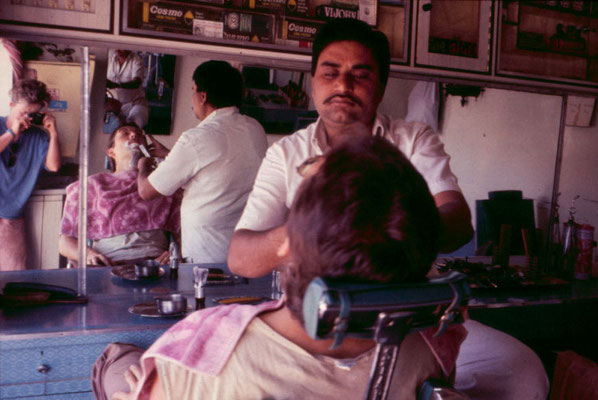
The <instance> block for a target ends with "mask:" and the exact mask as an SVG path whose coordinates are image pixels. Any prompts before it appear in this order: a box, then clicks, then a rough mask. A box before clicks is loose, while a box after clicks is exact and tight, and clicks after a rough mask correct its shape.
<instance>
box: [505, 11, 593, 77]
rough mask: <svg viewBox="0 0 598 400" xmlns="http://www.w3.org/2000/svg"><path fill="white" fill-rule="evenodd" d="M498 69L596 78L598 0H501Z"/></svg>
mask: <svg viewBox="0 0 598 400" xmlns="http://www.w3.org/2000/svg"><path fill="white" fill-rule="evenodd" d="M500 7H501V9H500V12H501V18H500V43H499V52H498V63H497V65H498V67H497V70H498V73H500V74H504V75H520V76H521V75H528V76H535V77H542V78H544V79H550V80H562V81H569V82H577V83H583V82H584V81H585V82H588V81H589V82H594V83H593V84H595V83H598V33H596V30H597V28H598V4H596V3H594V2H587V1H566V2H565V1H533V2H532V1H503V2H502V3H501V4H500Z"/></svg>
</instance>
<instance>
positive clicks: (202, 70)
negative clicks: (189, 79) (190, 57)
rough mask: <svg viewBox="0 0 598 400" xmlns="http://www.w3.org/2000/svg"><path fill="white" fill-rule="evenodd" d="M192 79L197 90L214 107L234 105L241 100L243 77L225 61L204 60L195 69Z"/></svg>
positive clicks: (237, 104)
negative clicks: (204, 94) (202, 93)
mask: <svg viewBox="0 0 598 400" xmlns="http://www.w3.org/2000/svg"><path fill="white" fill-rule="evenodd" d="M193 81H195V85H196V86H197V91H198V92H205V93H206V100H207V102H208V103H210V104H211V105H212V106H214V107H216V108H223V107H230V106H236V107H240V106H241V102H242V101H243V92H244V88H243V77H242V76H241V73H240V72H239V70H238V69H236V68H234V67H232V66H231V65H230V64H229V63H227V62H226V61H215V60H212V61H206V62H204V63H203V64H201V65H200V66H199V67H197V68H196V69H195V72H194V73H193Z"/></svg>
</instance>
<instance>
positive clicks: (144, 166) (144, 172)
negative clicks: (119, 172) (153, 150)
mask: <svg viewBox="0 0 598 400" xmlns="http://www.w3.org/2000/svg"><path fill="white" fill-rule="evenodd" d="M154 168H156V161H155V160H154V159H153V158H152V157H141V158H140V159H139V161H137V169H138V170H139V174H140V175H141V176H148V175H149V174H150V173H151V172H152V171H153V170H154Z"/></svg>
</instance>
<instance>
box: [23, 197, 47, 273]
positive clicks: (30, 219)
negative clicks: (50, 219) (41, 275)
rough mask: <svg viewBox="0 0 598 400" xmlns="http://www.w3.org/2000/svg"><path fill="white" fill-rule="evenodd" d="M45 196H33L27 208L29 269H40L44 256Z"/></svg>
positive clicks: (26, 226) (26, 227) (26, 224)
mask: <svg viewBox="0 0 598 400" xmlns="http://www.w3.org/2000/svg"><path fill="white" fill-rule="evenodd" d="M43 219H44V196H35V195H34V196H31V197H30V198H29V201H28V202H27V205H26V206H25V230H26V238H27V267H28V268H34V269H39V268H40V266H41V255H42V227H43Z"/></svg>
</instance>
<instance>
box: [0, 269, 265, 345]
mask: <svg viewBox="0 0 598 400" xmlns="http://www.w3.org/2000/svg"><path fill="white" fill-rule="evenodd" d="M202 266H205V267H220V268H222V266H221V265H215V264H211V265H202ZM163 268H164V269H165V274H164V276H162V277H161V278H160V279H157V280H149V281H128V280H124V279H122V278H119V277H116V276H114V275H113V274H112V273H111V268H98V267H96V268H87V271H86V273H87V277H86V288H87V297H88V299H89V301H88V303H87V304H49V305H43V306H35V307H26V308H25V307H19V308H7V309H2V310H0V339H3V340H4V339H10V338H13V339H16V338H23V337H27V338H34V337H43V336H48V335H52V336H55V335H56V334H60V335H69V334H82V333H83V334H84V333H99V332H109V331H117V330H140V329H156V328H162V327H163V328H164V329H166V328H167V327H168V326H170V325H172V324H173V323H175V322H176V321H178V320H179V319H180V318H176V317H175V318H172V317H171V318H167V317H163V318H162V317H161V318H150V317H142V316H139V315H135V314H131V313H129V312H128V308H129V307H130V306H132V305H135V304H140V303H148V302H152V301H154V298H155V297H156V296H158V295H163V294H167V293H183V294H184V295H185V296H187V298H188V304H190V305H194V304H195V302H194V288H193V272H192V270H193V265H191V264H181V266H180V268H179V274H178V279H170V278H169V272H170V271H169V269H168V266H164V267H163ZM79 273H80V272H79V270H77V269H59V270H28V271H20V272H3V273H0V288H3V287H4V285H5V284H6V283H7V282H37V283H44V284H51V285H59V286H64V287H68V288H71V289H74V290H77V288H78V274H79ZM205 294H206V306H207V307H210V306H213V305H215V303H214V301H213V299H217V298H220V297H228V296H248V295H251V296H263V297H268V296H270V294H271V278H270V277H269V276H267V277H264V278H259V279H250V280H248V283H237V284H234V285H233V284H218V283H214V284H212V285H211V286H206V288H205ZM24 335H25V336H24Z"/></svg>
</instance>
